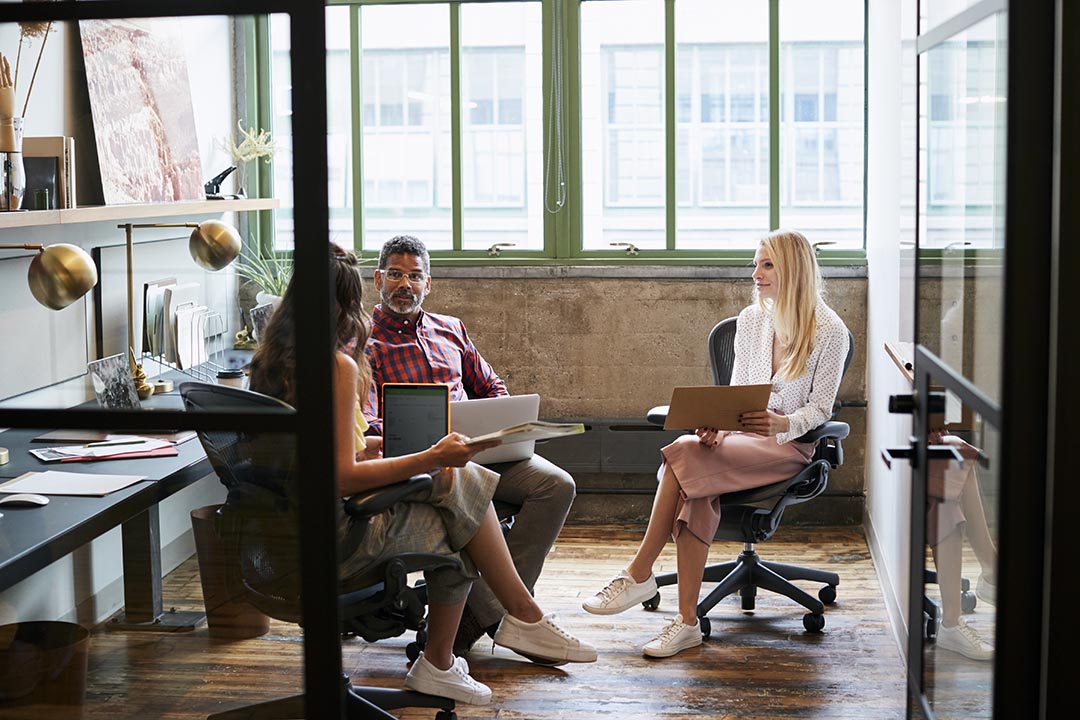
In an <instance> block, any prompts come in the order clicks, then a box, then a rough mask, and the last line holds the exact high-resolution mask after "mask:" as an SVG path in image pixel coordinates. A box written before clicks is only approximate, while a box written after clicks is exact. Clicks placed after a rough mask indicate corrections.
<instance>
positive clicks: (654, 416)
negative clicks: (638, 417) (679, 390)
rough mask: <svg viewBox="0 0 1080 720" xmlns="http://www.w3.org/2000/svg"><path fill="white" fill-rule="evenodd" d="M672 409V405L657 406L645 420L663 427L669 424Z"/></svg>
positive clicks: (646, 415) (647, 414)
mask: <svg viewBox="0 0 1080 720" xmlns="http://www.w3.org/2000/svg"><path fill="white" fill-rule="evenodd" d="M670 407H671V406H670V405H657V406H656V407H654V408H653V409H652V410H650V411H649V412H648V413H646V414H645V419H647V420H648V421H649V422H651V423H652V424H653V425H663V424H664V423H666V422H667V414H668V408H670Z"/></svg>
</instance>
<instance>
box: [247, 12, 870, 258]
mask: <svg viewBox="0 0 1080 720" xmlns="http://www.w3.org/2000/svg"><path fill="white" fill-rule="evenodd" d="M526 1H532V2H537V1H539V2H540V3H541V11H542V17H543V22H542V48H543V63H542V64H543V78H542V92H543V128H544V130H543V136H544V137H543V165H544V169H545V181H544V190H545V193H544V200H545V205H546V206H549V207H550V206H552V205H553V204H554V200H553V196H554V192H552V188H551V186H552V185H554V183H553V182H548V181H547V178H546V174H547V173H548V172H554V170H553V167H554V166H553V158H551V157H550V154H551V153H552V151H553V149H552V147H550V142H549V135H550V133H549V132H548V122H549V119H550V117H551V114H552V113H553V112H554V109H555V108H554V103H553V94H552V75H553V71H552V58H551V55H552V45H553V43H552V39H553V38H552V33H553V32H554V31H555V30H556V28H554V27H553V22H552V21H553V18H558V19H559V21H560V23H559V27H558V31H560V32H561V33H562V48H563V56H564V58H565V63H564V65H563V82H562V83H561V90H562V92H561V95H560V97H559V98H558V101H559V108H560V109H561V110H562V116H563V124H562V134H561V137H562V139H563V142H562V148H561V149H562V154H563V157H564V158H565V173H566V174H565V182H566V187H567V188H568V190H569V191H568V192H567V193H566V197H565V204H564V205H563V207H562V208H561V209H560V210H559V212H557V213H550V212H548V211H547V209H546V208H545V209H544V211H543V213H542V215H543V248H542V249H539V250H517V249H514V248H504V249H502V251H501V253H500V254H499V256H498V257H492V256H491V255H489V253H488V252H487V251H485V250H478V249H464V248H463V247H462V243H463V213H464V210H463V207H462V202H461V201H462V194H463V189H462V167H461V165H462V161H461V154H462V143H463V139H462V118H461V81H462V78H461V63H462V49H461V5H463V4H465V3H482V2H526ZM599 1H601V0H327V3H326V4H327V5H328V6H348V7H349V19H350V28H349V33H350V62H349V67H350V78H349V86H350V88H351V95H352V97H351V110H352V121H351V133H352V138H353V141H352V157H351V171H352V174H351V182H352V193H351V198H352V222H353V238H354V250H355V251H356V252H357V253H358V254H360V255H361V256H362V257H363V256H370V255H372V252H371V251H370V250H368V251H363V250H362V245H363V218H362V215H363V207H364V205H363V193H364V183H363V107H362V105H361V102H362V100H361V97H362V96H361V74H362V65H361V51H360V37H361V35H360V22H361V17H360V16H361V12H360V11H361V8H362V7H363V6H368V5H408V4H443V5H448V6H449V23H450V28H449V36H450V48H449V50H450V103H451V110H450V120H451V142H450V146H451V217H452V222H451V227H452V238H453V243H452V249H450V250H433V251H432V256H433V257H435V258H437V259H438V260H439V262H440V263H442V264H444V265H452V264H461V265H479V264H504V265H545V264H574V265H588V264H604V265H611V264H649V265H687V264H715V265H723V264H733V265H741V264H745V263H746V261H747V259H748V258H749V257H750V256H751V255H752V253H753V248H752V247H746V248H739V249H725V250H690V249H677V248H676V233H675V227H676V213H677V212H678V207H679V204H678V198H677V193H676V141H677V133H678V129H677V128H678V124H677V123H676V96H677V93H676V79H675V71H676V52H675V50H676V42H675V40H676V36H675V17H676V15H675V3H676V2H677V1H678V0H658V2H663V4H664V40H663V43H664V57H663V83H664V107H663V114H664V125H665V131H664V134H665V138H664V139H665V159H664V165H665V168H664V169H665V178H664V193H665V236H666V247H664V248H663V249H655V250H650V249H638V250H637V252H635V253H631V250H632V249H631V248H612V249H603V250H600V249H589V250H585V249H584V248H583V201H582V195H581V188H582V162H581V157H582V153H581V150H582V126H581V121H580V118H581V84H580V57H579V52H580V37H581V5H582V4H583V3H584V2H599ZM760 1H761V2H767V3H768V7H769V31H768V63H769V64H768V80H769V82H768V97H769V117H768V144H769V161H768V172H769V200H768V202H769V213H768V216H769V224H770V228H771V229H775V228H777V227H779V225H780V213H781V183H782V181H783V179H782V176H781V167H780V155H781V151H780V148H781V116H780V112H781V103H780V96H781V86H780V63H781V56H780V47H781V38H780V15H779V13H780V2H779V0H760ZM865 13H866V3H864V18H863V20H864V22H863V51H864V52H863V79H864V83H863V167H862V177H863V183H862V185H863V203H862V205H863V207H862V214H863V217H862V247H860V248H858V249H847V250H828V249H826V248H823V249H822V250H821V253H820V260H821V262H822V264H827V265H850V264H861V263H864V262H865V257H866V253H865V247H866V113H865V97H866V85H865V79H866V15H865ZM252 32H253V38H252V39H253V42H252V43H249V45H248V47H249V48H251V47H254V48H255V52H254V57H253V53H252V51H250V50H249V53H248V56H249V57H248V61H249V63H253V64H254V66H255V67H257V68H258V69H259V70H260V71H261V72H258V73H257V74H256V77H258V78H259V81H258V82H257V83H256V84H257V90H258V92H256V93H254V99H252V95H253V94H252V93H251V92H250V90H249V93H248V104H249V111H250V112H251V114H252V115H254V116H256V117H258V118H260V120H262V119H264V118H266V119H268V118H269V116H270V111H269V92H270V88H269V62H270V59H269V55H270V49H269V33H268V32H267V30H266V27H265V26H263V27H262V28H261V29H260V27H259V25H258V23H256V24H255V27H254V28H253V31H252ZM250 67H252V65H249V68H250ZM249 77H250V76H249ZM252 102H254V103H255V105H254V106H252V105H251V103H252ZM791 161H792V162H793V160H791ZM259 180H260V182H266V183H268V184H267V185H266V186H265V187H272V178H270V177H269V173H267V177H265V178H264V177H260V178H259ZM267 222H269V221H268V220H266V221H264V220H262V219H260V230H261V234H262V237H272V234H271V232H270V230H269V228H266V226H265V223H267ZM811 240H814V238H811ZM265 244H266V243H265V242H264V245H265ZM265 249H266V248H264V250H265Z"/></svg>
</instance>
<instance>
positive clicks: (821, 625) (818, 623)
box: [802, 613, 825, 633]
mask: <svg viewBox="0 0 1080 720" xmlns="http://www.w3.org/2000/svg"><path fill="white" fill-rule="evenodd" d="M802 624H803V627H804V628H806V632H814V633H816V632H821V631H822V630H824V629H825V616H824V615H821V614H819V613H806V614H805V615H803V618H802Z"/></svg>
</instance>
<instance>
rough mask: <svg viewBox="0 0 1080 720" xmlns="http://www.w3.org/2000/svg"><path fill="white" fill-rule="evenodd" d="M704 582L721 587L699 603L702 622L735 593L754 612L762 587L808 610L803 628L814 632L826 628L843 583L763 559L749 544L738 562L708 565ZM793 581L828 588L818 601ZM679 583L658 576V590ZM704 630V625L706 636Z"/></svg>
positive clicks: (669, 575) (817, 572)
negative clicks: (829, 610) (828, 611)
mask: <svg viewBox="0 0 1080 720" xmlns="http://www.w3.org/2000/svg"><path fill="white" fill-rule="evenodd" d="M702 579H703V581H704V582H715V583H719V584H718V585H717V586H716V587H714V588H713V589H712V591H711V592H710V593H709V594H708V595H707V596H706V597H705V599H703V600H701V602H699V603H698V606H697V615H698V618H699V619H700V620H708V618H707V617H706V616H707V615H708V614H709V611H710V610H712V609H713V608H714V607H716V605H717V604H718V603H719V602H720V601H721V600H723V599H724V598H726V597H727V596H728V595H731V594H733V593H736V592H738V593H739V594H740V595H741V596H742V609H743V610H753V609H754V602H755V598H756V597H757V590H758V588H761V589H762V590H769V591H770V592H774V593H777V594H779V595H783V596H785V597H787V598H790V599H792V600H794V601H795V602H797V603H799V604H800V605H802V606H803V607H804V608H806V609H807V610H809V611H810V613H809V615H807V616H806V617H804V618H803V625H804V626H805V627H806V629H807V630H810V631H811V632H815V631H819V630H821V629H822V628H824V627H825V618H824V613H825V605H826V604H830V605H831V604H832V603H833V602H834V601H835V600H836V586H837V585H839V584H840V576H839V575H837V574H836V573H833V572H826V571H824V570H814V569H813V568H804V567H799V566H798V565H787V564H785V563H777V562H769V561H766V560H762V559H761V557H760V556H759V555H758V554H757V551H756V550H754V545H753V544H752V543H747V544H746V545H745V546H744V550H743V551H742V553H741V554H740V555H739V557H738V558H736V559H735V560H731V561H729V562H725V563H720V564H718V565H707V566H706V567H705V572H704V575H703V578H702ZM791 580H811V581H814V582H821V583H825V587H823V588H821V590H820V591H819V593H818V597H816V598H815V597H814V596H812V595H810V594H809V593H807V592H806V591H804V590H803V589H802V588H800V587H797V586H796V585H794V584H792V583H791V582H790V581H791ZM678 581H679V577H678V575H677V574H676V573H667V574H665V575H657V577H656V584H657V586H658V587H664V586H667V585H674V584H676V583H677V582H678ZM704 628H705V624H704V623H703V624H702V629H703V633H704ZM704 634H706V635H708V633H704Z"/></svg>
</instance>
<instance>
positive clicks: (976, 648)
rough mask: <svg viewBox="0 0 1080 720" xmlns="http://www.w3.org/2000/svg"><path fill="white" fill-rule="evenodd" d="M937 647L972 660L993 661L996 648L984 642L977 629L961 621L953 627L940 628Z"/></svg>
mask: <svg viewBox="0 0 1080 720" xmlns="http://www.w3.org/2000/svg"><path fill="white" fill-rule="evenodd" d="M937 646H938V647H939V648H944V649H945V650H952V651H953V652H956V653H960V654H961V655H963V656H964V657H966V658H970V659H972V660H992V659H993V658H994V646H993V644H992V643H990V642H988V641H986V640H984V639H983V638H982V636H981V635H979V633H978V632H977V631H976V630H975V628H973V627H971V626H970V625H968V624H967V623H966V622H964V621H963V620H960V622H958V623H957V624H956V625H954V626H952V627H945V626H944V625H942V626H941V627H940V628H938V634H937Z"/></svg>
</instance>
